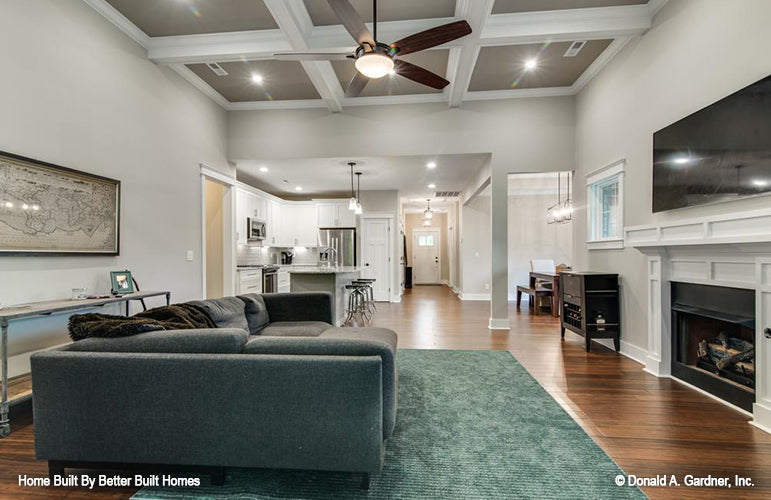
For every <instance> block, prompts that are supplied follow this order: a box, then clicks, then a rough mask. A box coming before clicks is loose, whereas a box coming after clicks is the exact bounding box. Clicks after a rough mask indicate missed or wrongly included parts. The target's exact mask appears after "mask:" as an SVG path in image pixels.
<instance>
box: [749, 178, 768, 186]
mask: <svg viewBox="0 0 771 500" xmlns="http://www.w3.org/2000/svg"><path fill="white" fill-rule="evenodd" d="M768 184H769V182H768V181H767V180H766V179H752V185H753V186H757V187H761V188H762V187H766V186H768Z"/></svg>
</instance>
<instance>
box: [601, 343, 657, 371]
mask: <svg viewBox="0 0 771 500" xmlns="http://www.w3.org/2000/svg"><path fill="white" fill-rule="evenodd" d="M594 342H598V343H600V344H602V345H604V346H605V347H607V348H608V349H610V350H611V351H615V350H616V347H615V346H614V345H613V339H594ZM619 353H620V354H623V355H624V356H626V357H627V358H629V359H631V360H632V361H636V362H637V363H640V364H641V365H643V366H645V360H646V359H647V358H648V351H646V350H645V349H642V348H640V347H637V346H636V345H634V344H630V343H629V342H624V341H623V340H622V341H621V350H620V351H619Z"/></svg>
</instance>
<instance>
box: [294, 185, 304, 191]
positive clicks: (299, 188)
mask: <svg viewBox="0 0 771 500" xmlns="http://www.w3.org/2000/svg"><path fill="white" fill-rule="evenodd" d="M294 190H295V191H302V190H303V187H302V186H295V187H294Z"/></svg>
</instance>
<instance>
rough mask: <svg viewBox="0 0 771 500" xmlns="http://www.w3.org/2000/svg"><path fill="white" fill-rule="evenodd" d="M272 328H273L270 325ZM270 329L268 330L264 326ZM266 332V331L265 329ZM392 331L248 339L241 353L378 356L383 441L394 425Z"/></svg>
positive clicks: (329, 331) (344, 331) (332, 331)
mask: <svg viewBox="0 0 771 500" xmlns="http://www.w3.org/2000/svg"><path fill="white" fill-rule="evenodd" d="M271 326H273V325H271ZM268 328H270V327H268ZM266 330H267V328H266ZM396 344H397V335H396V332H394V331H392V330H388V329H385V328H347V327H343V328H329V329H327V330H326V331H325V332H323V333H322V334H321V335H319V336H318V337H314V338H299V337H291V338H289V337H283V338H280V337H269V336H267V335H265V334H263V335H261V336H259V337H252V338H251V339H249V341H248V342H247V343H246V345H245V346H244V348H243V353H244V354H286V355H289V354H294V355H305V356H312V355H315V356H379V357H380V359H381V361H382V375H383V438H384V439H388V438H389V437H391V434H392V433H393V430H394V426H395V425H396V405H397V393H398V385H399V377H398V373H397V369H396Z"/></svg>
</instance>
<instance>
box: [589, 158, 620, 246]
mask: <svg viewBox="0 0 771 500" xmlns="http://www.w3.org/2000/svg"><path fill="white" fill-rule="evenodd" d="M625 165H626V161H625V160H619V161H617V162H615V163H612V164H610V165H608V166H607V167H604V168H602V169H600V170H597V171H595V172H592V173H591V174H589V175H587V177H586V189H587V196H586V198H587V200H588V217H587V219H588V238H587V242H586V243H587V247H588V248H589V249H590V250H592V249H602V248H623V246H624V234H623V231H624V166H625Z"/></svg>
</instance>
